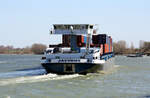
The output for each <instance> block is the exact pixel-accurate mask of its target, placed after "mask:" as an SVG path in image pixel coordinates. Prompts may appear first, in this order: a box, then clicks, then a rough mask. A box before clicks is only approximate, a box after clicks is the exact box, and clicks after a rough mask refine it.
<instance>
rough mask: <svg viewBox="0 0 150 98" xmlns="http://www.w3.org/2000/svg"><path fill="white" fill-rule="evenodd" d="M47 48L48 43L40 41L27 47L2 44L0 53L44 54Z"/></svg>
mask: <svg viewBox="0 0 150 98" xmlns="http://www.w3.org/2000/svg"><path fill="white" fill-rule="evenodd" d="M46 48H47V46H46V45H44V44H39V43H35V44H33V45H32V46H30V47H29V46H27V47H25V48H14V47H13V46H3V45H0V54H43V53H44V50H45V49H46Z"/></svg>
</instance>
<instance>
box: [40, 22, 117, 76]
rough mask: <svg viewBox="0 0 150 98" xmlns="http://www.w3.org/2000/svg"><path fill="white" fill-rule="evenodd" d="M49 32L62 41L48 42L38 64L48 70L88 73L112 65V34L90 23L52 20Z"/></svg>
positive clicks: (111, 66) (58, 72)
mask: <svg viewBox="0 0 150 98" xmlns="http://www.w3.org/2000/svg"><path fill="white" fill-rule="evenodd" d="M50 33H51V34H61V35H62V43H60V44H57V45H49V48H47V49H46V51H45V53H44V56H43V57H42V60H41V64H42V66H43V67H44V68H45V69H46V71H47V73H57V74H75V73H79V74H87V73H94V72H98V71H101V70H103V71H109V70H110V69H112V68H113V56H114V54H113V47H112V38H111V36H107V35H106V34H98V29H97V28H96V25H93V24H54V25H53V29H52V30H51V32H50Z"/></svg>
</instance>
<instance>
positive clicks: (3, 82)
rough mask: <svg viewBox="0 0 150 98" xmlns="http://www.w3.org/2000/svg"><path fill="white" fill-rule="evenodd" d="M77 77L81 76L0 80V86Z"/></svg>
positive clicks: (53, 75)
mask: <svg viewBox="0 0 150 98" xmlns="http://www.w3.org/2000/svg"><path fill="white" fill-rule="evenodd" d="M79 76H82V75H79V74H73V75H56V74H47V75H38V76H27V77H19V78H11V79H2V80H0V86H5V85H10V84H17V83H34V82H43V81H48V80H61V79H70V78H75V77H79Z"/></svg>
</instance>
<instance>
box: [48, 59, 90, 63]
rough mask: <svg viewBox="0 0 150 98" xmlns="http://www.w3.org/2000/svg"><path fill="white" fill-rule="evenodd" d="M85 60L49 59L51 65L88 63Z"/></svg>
mask: <svg viewBox="0 0 150 98" xmlns="http://www.w3.org/2000/svg"><path fill="white" fill-rule="evenodd" d="M88 61H89V60H87V59H50V60H49V62H51V63H88Z"/></svg>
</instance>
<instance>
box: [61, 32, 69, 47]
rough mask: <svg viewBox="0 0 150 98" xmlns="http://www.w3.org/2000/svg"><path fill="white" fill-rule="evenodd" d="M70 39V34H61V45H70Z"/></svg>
mask: <svg viewBox="0 0 150 98" xmlns="http://www.w3.org/2000/svg"><path fill="white" fill-rule="evenodd" d="M70 39H71V35H63V36H62V45H63V46H67V47H69V46H70Z"/></svg>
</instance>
